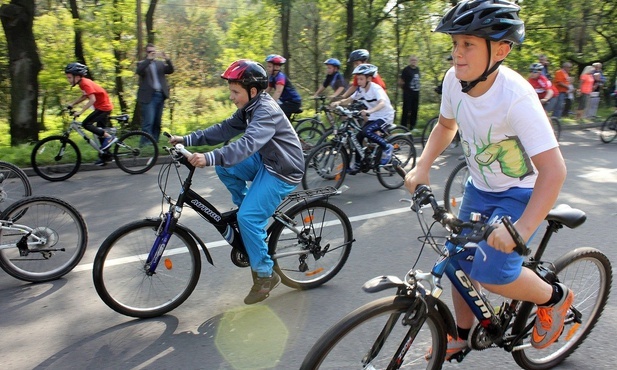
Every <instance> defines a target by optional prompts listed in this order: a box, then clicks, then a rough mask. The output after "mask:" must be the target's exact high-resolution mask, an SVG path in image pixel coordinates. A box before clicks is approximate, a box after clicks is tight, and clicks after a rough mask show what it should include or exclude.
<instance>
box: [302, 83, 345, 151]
mask: <svg viewBox="0 0 617 370" xmlns="http://www.w3.org/2000/svg"><path fill="white" fill-rule="evenodd" d="M313 99H315V112H316V113H315V115H314V116H313V117H310V118H301V119H296V118H295V117H296V114H292V116H291V124H292V125H293V126H294V128H295V130H296V133H297V134H298V138H299V139H300V142H301V143H302V151H303V152H304V155H305V156H306V155H308V153H309V152H310V151H311V150H312V149H313V148H314V147H315V146H316V145H318V144H319V143H320V142H321V138H322V137H323V136H324V134H326V133H327V132H331V131H332V129H333V128H334V127H336V124H337V116H336V115H335V114H333V110H332V109H331V108H330V106H329V105H327V104H326V99H327V98H326V96H323V95H321V96H318V97H315V98H313ZM317 101H319V103H318V102H317ZM322 113H323V115H324V116H325V117H326V120H325V122H324V121H323V120H322V118H321V116H322Z"/></svg>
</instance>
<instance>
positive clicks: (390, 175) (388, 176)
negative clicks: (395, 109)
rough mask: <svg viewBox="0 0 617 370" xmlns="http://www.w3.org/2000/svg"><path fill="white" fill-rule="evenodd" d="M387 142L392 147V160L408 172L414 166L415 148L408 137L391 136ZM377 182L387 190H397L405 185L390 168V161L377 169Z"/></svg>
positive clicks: (403, 180)
mask: <svg viewBox="0 0 617 370" xmlns="http://www.w3.org/2000/svg"><path fill="white" fill-rule="evenodd" d="M388 142H389V143H390V144H392V146H393V147H394V152H392V158H396V159H397V160H398V162H399V163H400V165H401V166H402V167H403V168H404V169H405V172H409V171H410V170H411V169H412V168H414V167H415V166H416V147H415V146H414V145H413V140H412V139H411V138H410V137H409V136H408V135H395V136H391V137H390V138H388ZM377 180H379V183H380V184H381V185H383V186H384V187H385V188H387V189H398V188H400V187H401V186H403V184H404V183H405V179H404V178H402V177H401V175H399V174H398V173H397V172H396V170H395V169H394V167H393V166H392V161H390V163H388V164H386V165H384V166H379V167H377Z"/></svg>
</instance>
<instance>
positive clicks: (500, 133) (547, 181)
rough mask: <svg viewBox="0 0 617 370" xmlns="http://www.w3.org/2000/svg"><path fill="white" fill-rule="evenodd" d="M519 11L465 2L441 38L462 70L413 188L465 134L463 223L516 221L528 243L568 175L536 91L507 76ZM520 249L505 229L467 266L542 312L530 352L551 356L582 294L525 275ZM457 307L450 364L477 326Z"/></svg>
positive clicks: (452, 74) (450, 80) (518, 33)
mask: <svg viewBox="0 0 617 370" xmlns="http://www.w3.org/2000/svg"><path fill="white" fill-rule="evenodd" d="M519 10H520V8H519V7H518V6H517V5H514V4H513V3H510V2H508V1H504V0H477V1H467V0H465V1H462V2H460V3H458V4H457V5H456V6H455V7H454V8H452V9H451V10H450V11H449V12H448V13H446V15H445V16H444V17H443V19H442V20H441V22H440V23H439V25H438V26H437V28H436V29H435V31H436V32H442V33H446V34H449V35H450V36H451V37H452V42H453V43H452V44H453V49H452V56H453V58H454V67H453V68H451V69H450V70H449V71H448V72H447V74H446V77H445V80H444V83H443V95H442V101H441V109H440V116H439V124H438V125H437V126H436V127H435V129H434V130H433V132H432V133H431V135H430V137H429V139H428V142H427V144H426V147H425V148H424V150H423V151H422V156H421V157H420V158H419V160H418V163H417V166H416V167H415V168H414V169H412V170H411V171H410V172H409V173H408V174H407V176H406V178H405V186H406V187H407V189H408V190H409V191H410V192H413V191H414V190H415V189H416V187H417V186H418V185H419V184H429V170H430V168H431V165H432V163H433V162H434V161H435V159H436V158H437V156H438V155H439V154H440V153H441V152H442V151H443V150H444V149H446V147H447V146H448V144H449V143H450V142H451V140H452V138H453V137H454V135H455V134H456V132H457V129H458V132H459V133H460V136H461V142H462V143H463V150H464V154H465V158H466V161H467V165H468V167H469V170H470V179H469V180H468V181H467V185H466V187H465V196H464V198H463V202H462V204H461V208H460V213H459V215H458V216H459V218H461V219H463V220H469V218H470V213H471V212H480V213H481V214H482V215H484V216H486V217H488V219H489V220H492V219H496V218H497V217H503V216H510V217H511V219H512V221H516V222H515V226H516V229H517V231H518V232H519V234H520V235H521V236H522V237H523V239H524V240H525V241H528V240H529V239H530V238H531V237H532V234H533V233H534V232H535V230H536V229H537V228H538V226H540V224H541V223H542V222H543V220H544V218H545V217H546V215H547V213H548V212H549V211H550V209H551V208H552V207H553V205H554V203H555V201H556V200H557V196H558V195H559V191H560V189H561V186H562V184H563V182H564V181H565V177H566V167H565V163H564V160H563V157H562V155H561V152H560V150H559V147H558V144H557V140H556V139H555V136H554V134H553V131H552V130H551V125H550V122H549V121H548V118H547V116H546V114H545V113H544V110H543V108H542V105H541V103H540V101H539V100H538V96H537V94H536V92H535V91H534V89H533V88H532V87H531V85H530V84H529V83H528V82H527V81H526V80H525V79H524V78H523V77H522V76H520V75H519V74H518V73H516V72H514V71H512V70H511V69H509V68H507V67H504V66H501V67H500V64H501V63H502V62H503V60H504V59H505V58H506V56H507V55H508V54H509V53H510V50H511V48H512V44H520V43H521V42H522V41H523V39H524V35H525V26H524V23H523V21H521V20H520V19H519V17H518V12H519ZM461 88H462V89H461ZM514 247H515V243H514V241H513V240H512V237H511V236H510V234H509V233H508V231H507V230H506V228H505V227H504V226H503V225H498V226H497V228H496V229H495V230H494V231H493V232H492V233H491V234H490V235H489V237H488V238H487V241H486V242H482V243H480V248H481V249H482V251H484V252H485V253H486V256H487V258H486V260H484V259H483V257H482V254H481V251H477V250H473V249H470V250H471V251H472V252H471V254H473V253H477V254H476V256H475V258H473V262H470V265H471V266H463V264H461V267H463V268H464V269H465V270H466V271H467V272H468V273H469V274H470V276H471V278H472V279H473V280H474V281H476V282H479V283H480V284H481V285H482V287H484V288H486V289H487V290H489V291H491V292H494V293H497V294H499V295H502V296H504V297H508V298H511V299H517V300H522V301H529V302H533V303H535V304H537V305H538V311H537V317H536V323H535V326H534V329H533V333H532V338H531V344H532V346H533V347H535V348H545V347H547V346H549V345H551V344H552V343H553V342H555V341H556V340H557V338H559V335H560V334H561V331H562V328H563V323H564V319H565V315H566V313H567V311H568V309H569V307H570V305H571V304H572V302H573V300H574V294H573V293H572V291H571V290H570V289H568V288H567V287H566V286H564V285H563V284H560V283H557V284H555V285H550V284H548V283H547V282H546V281H544V280H543V279H541V278H540V277H539V276H538V275H536V274H535V273H534V272H533V271H532V270H530V269H527V268H523V267H522V265H521V264H522V261H523V258H522V257H521V256H519V255H518V254H517V253H513V249H514ZM453 302H454V306H455V313H456V321H457V331H458V333H457V334H458V338H456V339H455V338H451V337H450V338H449V340H448V350H447V354H446V359H450V358H451V357H452V355H454V354H456V353H458V352H460V351H462V350H464V349H466V348H467V341H466V340H465V339H467V336H468V335H469V332H470V329H471V328H472V325H473V322H474V319H475V317H474V315H473V313H472V311H471V309H470V308H469V306H468V305H467V304H466V302H465V301H464V300H463V297H462V296H461V295H460V294H459V293H458V292H457V291H455V290H454V289H453Z"/></svg>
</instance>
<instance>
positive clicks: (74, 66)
mask: <svg viewBox="0 0 617 370" xmlns="http://www.w3.org/2000/svg"><path fill="white" fill-rule="evenodd" d="M64 73H70V74H72V75H73V76H81V77H83V76H85V75H87V74H88V67H87V66H86V65H85V64H81V63H69V64H67V66H66V67H65V68H64Z"/></svg>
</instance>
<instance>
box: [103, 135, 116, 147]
mask: <svg viewBox="0 0 617 370" xmlns="http://www.w3.org/2000/svg"><path fill="white" fill-rule="evenodd" d="M116 141H118V138H117V137H115V136H110V137H106V138H104V139H103V142H102V143H101V150H107V149H109V147H110V146H112V145H113V143H115V142H116Z"/></svg>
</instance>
